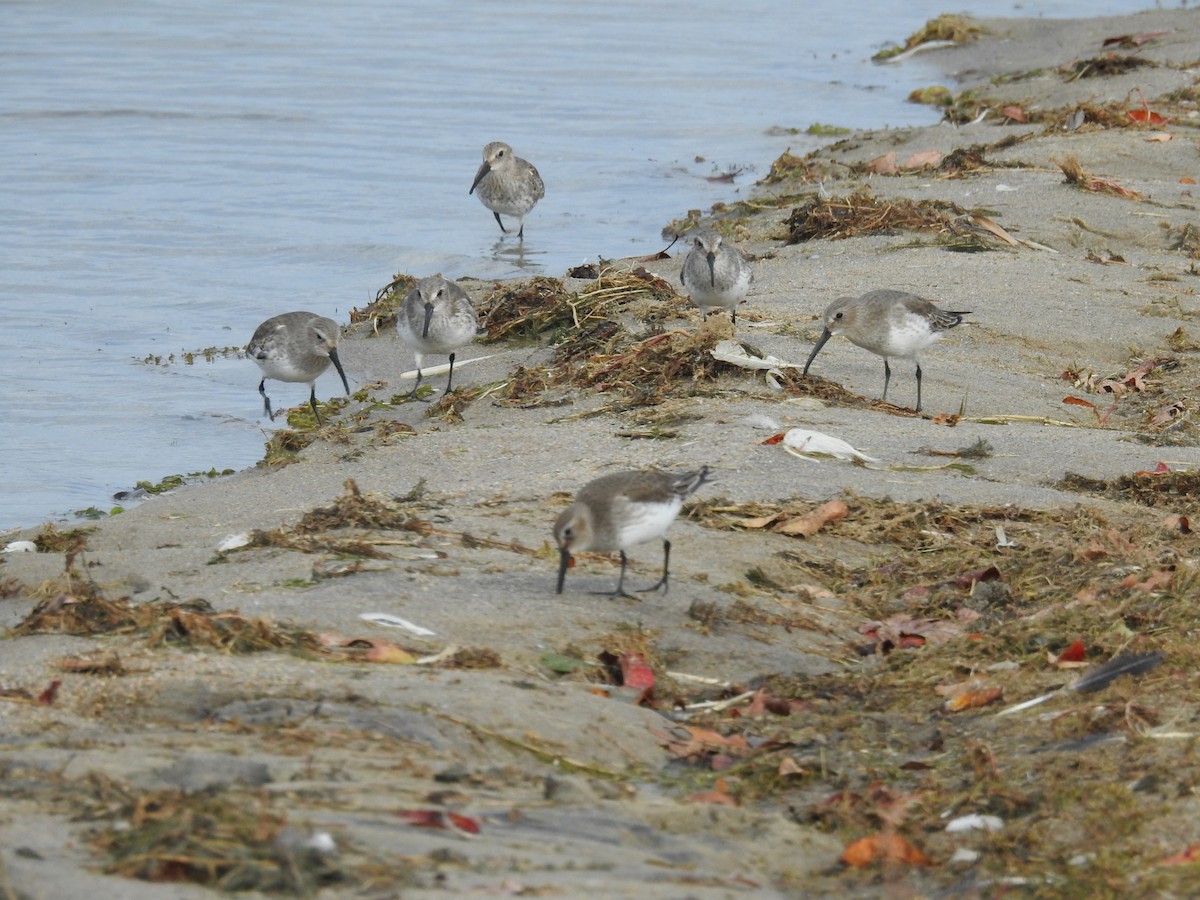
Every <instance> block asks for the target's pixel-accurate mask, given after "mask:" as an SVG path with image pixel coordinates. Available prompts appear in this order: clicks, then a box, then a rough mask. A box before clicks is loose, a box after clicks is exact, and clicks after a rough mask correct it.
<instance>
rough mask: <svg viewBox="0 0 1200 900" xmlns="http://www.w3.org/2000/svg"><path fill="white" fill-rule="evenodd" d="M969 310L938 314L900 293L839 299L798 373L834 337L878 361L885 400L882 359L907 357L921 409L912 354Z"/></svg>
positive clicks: (887, 376) (887, 377)
mask: <svg viewBox="0 0 1200 900" xmlns="http://www.w3.org/2000/svg"><path fill="white" fill-rule="evenodd" d="M970 314H971V313H970V312H965V311H957V312H956V311H951V310H943V309H939V308H938V307H936V306H934V305H933V304H932V303H930V302H929V301H928V300H925V299H924V298H922V297H918V296H917V295H916V294H909V293H906V292H904V291H894V290H886V289H885V290H879V291H870V292H869V293H866V294H863V295H862V296H861V297H842V298H840V299H838V300H834V301H833V303H831V304H829V306H828V308H826V310H825V317H824V319H825V330H824V331H822V332H821V339H820V340H818V341H817V345H816V346H815V347H813V351H812V354H811V355H810V356H809V357H808V362H806V363H805V364H804V374H805V375H807V374H808V367H809V366H811V365H812V361H813V360H814V359H816V358H817V354H818V353H819V352H820V351H821V348H822V347H824V346H825V342H826V341H828V340H829V339H830V338H831V337H833V335H835V334H844V335H845V336H846V337H847V338H848V339H849V340H850V342H851V343H852V344H857V345H858V346H859V347H862V348H863V349H864V350H869V351H871V352H872V353H874V354H875V355H876V356H882V357H883V399H884V400H885V401H886V400H887V391H888V382H889V381H891V379H892V367H891V366H890V365H889V364H888V359H889V358H893V359H911V360H912V361H913V363H914V365H916V367H917V408H916V411H917V412H920V411H921V363H920V360H918V359H917V354H918V353H920V352H921V351H922V350H924V349H925V348H926V347H928V346H929V345H930V344H932V343H933V342H934V341H936V340H937V339H938V338H940V337H941V336H942V335H943V334H945V333H946V332H947V331H948V330H950V329H951V328H954V327H955V326H956V325H960V324H962V321H963V316H969V315H970Z"/></svg>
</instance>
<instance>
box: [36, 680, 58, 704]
mask: <svg viewBox="0 0 1200 900" xmlns="http://www.w3.org/2000/svg"><path fill="white" fill-rule="evenodd" d="M60 684H62V682H61V681H59V680H58V679H57V678H55V679H54V680H53V681H52V682H50V684H49V686H48V687H47V688H46V689H45V690H44V691H42V692H41V693H40V694H38V698H37V702H38V706H53V705H54V701H55V700H56V699H57V698H58V686H59V685H60Z"/></svg>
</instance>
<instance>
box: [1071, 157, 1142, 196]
mask: <svg viewBox="0 0 1200 900" xmlns="http://www.w3.org/2000/svg"><path fill="white" fill-rule="evenodd" d="M1055 162H1056V163H1058V167H1059V168H1060V169H1062V172H1063V175H1065V176H1066V177H1067V184H1073V185H1075V187H1077V188H1079V189H1080V190H1084V191H1091V192H1093V193H1097V194H1112V195H1113V196H1114V197H1120V198H1122V199H1124V200H1145V199H1146V198H1145V197H1144V196H1143V195H1141V194H1139V193H1138V192H1137V191H1135V190H1131V189H1130V188H1126V187H1121V185H1119V184H1117V183H1116V182H1115V181H1113V180H1112V179H1109V178H1100V177H1099V176H1097V175H1093V174H1092V173H1091V172H1087V171H1085V170H1084V168H1083V166H1082V165H1080V162H1079V159H1078V157H1076V156H1073V155H1072V156H1067V157H1066V158H1064V159H1059V160H1055Z"/></svg>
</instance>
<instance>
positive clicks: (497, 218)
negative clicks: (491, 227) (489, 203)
mask: <svg viewBox="0 0 1200 900" xmlns="http://www.w3.org/2000/svg"><path fill="white" fill-rule="evenodd" d="M492 215H493V216H495V217H496V224H497V225H499V226H500V230H501V231H503V232H504V233H505V234H508V229H507V228H505V227H504V223H503V222H501V221H500V213H498V212H494V213H492Z"/></svg>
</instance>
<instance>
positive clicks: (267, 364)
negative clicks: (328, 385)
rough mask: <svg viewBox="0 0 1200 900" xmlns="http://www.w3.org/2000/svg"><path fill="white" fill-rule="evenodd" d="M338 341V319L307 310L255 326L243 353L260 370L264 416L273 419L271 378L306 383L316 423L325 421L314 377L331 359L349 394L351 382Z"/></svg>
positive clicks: (284, 315) (327, 365) (315, 377)
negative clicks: (339, 351)
mask: <svg viewBox="0 0 1200 900" xmlns="http://www.w3.org/2000/svg"><path fill="white" fill-rule="evenodd" d="M337 342H338V326H337V322H335V321H333V319H327V318H325V317H324V316H318V315H317V314H316V313H310V312H290V313H284V314H283V315H281V316H275V317H274V318H271V319H267V321H265V322H263V323H262V324H261V325H259V326H258V328H256V329H255V331H254V337H252V338H250V343H249V344H247V345H246V353H247V354H248V355H249V356H250V358H251V359H253V360H254V361H255V362H256V363H258V367H259V368H260V369H262V371H263V377H262V381H260V382H259V383H258V392H259V393H260V394H262V398H263V409H265V410H266V413H267V418H269V419H271V420H272V421H274V420H275V413H273V412H272V411H271V398H270V397H268V396H267V379H268V378H273V379H275V380H276V381H299V382H304V383H306V384H307V385H308V386H309V388H310V392H309V395H308V403H309V406H311V407H312V411H313V414H314V415H315V416H316V417H317V424H318V425H324V424H325V423H324V422H323V421H322V419H321V414H320V413H319V412H318V411H317V378H318V377H319V376H320V375H321V373H322V372H324V371H325V370H326V369H328V368H329V364H330V363H331V362H332V363H333V365H334V367H335V368H336V369H337V373H338V374H339V375H341V376H342V386H343V387H345V388H346V393H347V394H349V393H350V382H348V381H347V380H346V373H345V372H343V371H342V362H341V360H340V359H338V352H337Z"/></svg>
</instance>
